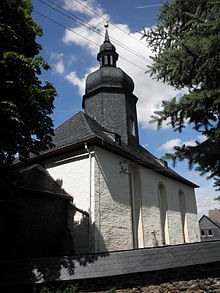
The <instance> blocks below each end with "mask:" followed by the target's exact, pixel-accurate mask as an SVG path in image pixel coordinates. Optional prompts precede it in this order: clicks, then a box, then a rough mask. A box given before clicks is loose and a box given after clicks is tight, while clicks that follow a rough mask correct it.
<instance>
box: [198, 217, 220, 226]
mask: <svg viewBox="0 0 220 293" xmlns="http://www.w3.org/2000/svg"><path fill="white" fill-rule="evenodd" d="M203 217H205V218H207V219H208V220H209V221H210V222H212V224H214V225H215V226H217V227H218V228H220V223H219V222H218V221H217V220H216V219H214V218H211V217H209V216H206V215H203V216H202V217H201V219H200V220H199V222H200V221H201V220H202V218H203Z"/></svg>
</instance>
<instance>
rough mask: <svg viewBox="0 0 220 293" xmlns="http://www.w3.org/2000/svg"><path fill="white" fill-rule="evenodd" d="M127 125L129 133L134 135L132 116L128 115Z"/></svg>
mask: <svg viewBox="0 0 220 293" xmlns="http://www.w3.org/2000/svg"><path fill="white" fill-rule="evenodd" d="M128 127H129V133H130V134H131V135H133V136H135V126H134V119H133V118H132V117H129V119H128Z"/></svg>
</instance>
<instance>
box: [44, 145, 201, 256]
mask: <svg viewBox="0 0 220 293" xmlns="http://www.w3.org/2000/svg"><path fill="white" fill-rule="evenodd" d="M71 158H72V159H71ZM61 161H62V160H57V162H56V160H53V162H52V163H49V164H48V165H47V164H46V167H47V170H48V172H49V173H50V175H51V176H52V177H53V178H54V180H57V179H59V180H61V179H62V181H63V185H62V187H63V188H64V189H65V190H66V191H67V192H68V193H69V194H70V195H72V196H73V198H74V204H75V205H76V206H77V207H78V208H80V209H82V210H84V211H87V212H89V213H90V220H91V225H92V227H91V229H90V233H91V234H93V235H90V245H91V247H90V251H93V252H99V251H107V250H124V249H132V248H133V247H134V243H133V231H132V210H131V181H130V178H131V177H130V176H129V173H130V171H131V170H132V173H133V178H134V179H135V177H136V174H135V172H138V174H139V175H138V176H140V179H139V180H136V181H137V182H140V184H141V188H140V189H139V188H138V189H139V196H141V198H140V199H139V200H138V202H141V203H142V206H141V211H140V215H141V217H142V218H140V217H139V222H140V224H138V238H139V239H138V240H139V241H138V242H139V247H149V246H153V241H152V232H155V236H156V240H157V241H158V244H159V245H161V244H162V243H161V226H160V210H159V199H158V187H159V184H160V183H162V184H163V186H164V187H165V189H166V195H167V205H168V229H169V241H170V244H179V243H183V236H182V225H181V214H180V211H179V197H178V193H179V191H180V190H181V191H182V192H183V194H184V196H185V204H186V225H187V229H188V239H187V237H186V240H188V241H189V242H196V241H200V233H199V226H198V219H197V209H196V201H195V195H194V190H193V188H192V187H189V186H187V185H184V184H182V183H180V182H178V181H176V180H173V179H171V178H168V177H165V176H163V175H160V174H159V173H157V172H154V171H152V170H150V169H147V168H145V167H143V166H140V165H139V166H136V164H131V162H130V161H129V160H125V159H124V158H123V157H121V156H118V155H116V154H113V153H111V152H109V151H106V150H104V149H102V148H99V147H95V149H94V152H93V153H92V154H91V156H89V154H88V153H86V152H85V153H84V154H81V155H80V156H77V155H76V156H74V155H73V156H72V157H71V155H70V156H68V159H64V160H63V162H61ZM130 166H132V168H130ZM135 166H136V167H135ZM134 181H135V180H134ZM134 183H135V182H134ZM134 189H137V188H136V186H135V188H134ZM138 205H139V204H138ZM76 216H77V215H76ZM75 220H80V219H75ZM140 228H141V229H142V230H143V231H142V232H141V231H140ZM154 240H155V239H154Z"/></svg>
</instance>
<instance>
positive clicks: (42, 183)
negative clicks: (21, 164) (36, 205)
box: [19, 164, 72, 199]
mask: <svg viewBox="0 0 220 293" xmlns="http://www.w3.org/2000/svg"><path fill="white" fill-rule="evenodd" d="M20 175H21V176H20V185H19V187H20V189H22V190H28V191H35V192H38V193H39V192H43V193H47V194H51V195H58V196H64V197H66V198H68V199H72V197H71V196H70V195H69V194H68V193H67V192H66V191H65V190H64V189H62V188H61V186H60V185H59V184H58V183H57V182H56V181H54V180H53V178H52V177H51V176H50V174H49V173H48V172H47V170H45V169H44V168H43V167H42V166H41V165H39V164H35V165H32V166H30V167H27V168H25V169H23V170H22V171H20Z"/></svg>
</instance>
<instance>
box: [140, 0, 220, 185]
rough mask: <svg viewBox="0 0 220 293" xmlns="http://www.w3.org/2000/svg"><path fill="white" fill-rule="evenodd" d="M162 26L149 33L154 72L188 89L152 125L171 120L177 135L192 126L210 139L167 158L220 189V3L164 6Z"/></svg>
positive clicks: (179, 0)
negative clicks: (185, 162) (206, 177)
mask: <svg viewBox="0 0 220 293" xmlns="http://www.w3.org/2000/svg"><path fill="white" fill-rule="evenodd" d="M157 21H158V23H157V25H156V26H155V27H154V28H152V29H150V30H149V31H147V32H145V33H144V35H143V37H144V38H146V40H147V42H148V43H149V45H150V47H151V49H152V50H153V52H154V56H153V57H151V58H152V60H153V64H152V66H150V69H149V71H150V73H151V75H152V76H154V77H156V78H157V79H158V80H162V81H163V82H165V83H167V84H169V85H171V86H173V87H174V88H176V89H179V90H181V89H184V92H187V93H185V94H183V95H182V96H181V97H180V98H178V97H174V98H173V99H172V100H171V101H163V102H162V110H161V111H156V112H155V113H154V114H155V115H154V116H152V122H156V123H157V126H158V128H160V127H161V125H162V123H163V122H164V121H169V120H170V123H171V125H172V127H173V128H174V131H179V132H181V131H182V130H183V129H184V127H185V126H186V125H187V124H191V125H192V126H193V128H194V129H195V130H196V131H198V132H199V133H200V134H201V135H203V136H204V141H203V142H196V146H186V145H182V146H181V147H178V146H176V147H175V152H174V153H172V154H170V153H168V154H166V158H168V159H172V160H173V162H174V165H175V162H176V160H180V161H181V160H184V159H185V158H186V159H188V161H189V166H190V168H191V167H192V166H193V165H195V166H196V170H197V171H199V172H200V173H201V174H205V173H208V174H210V175H209V177H212V178H214V179H215V186H216V187H217V188H218V189H220V121H219V118H220V1H218V0H197V1H194V0H173V1H172V2H171V3H168V2H162V6H161V9H160V12H159V14H158V17H157Z"/></svg>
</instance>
